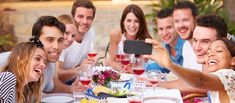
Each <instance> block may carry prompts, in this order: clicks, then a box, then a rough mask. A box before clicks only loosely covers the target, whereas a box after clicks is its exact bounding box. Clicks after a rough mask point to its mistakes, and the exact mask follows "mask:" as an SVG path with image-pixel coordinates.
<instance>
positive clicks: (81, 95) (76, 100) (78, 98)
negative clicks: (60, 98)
mask: <svg viewBox="0 0 235 103" xmlns="http://www.w3.org/2000/svg"><path fill="white" fill-rule="evenodd" d="M82 98H85V94H84V92H81V91H73V100H74V103H80V101H81V100H82Z"/></svg>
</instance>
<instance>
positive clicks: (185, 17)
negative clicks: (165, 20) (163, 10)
mask: <svg viewBox="0 0 235 103" xmlns="http://www.w3.org/2000/svg"><path fill="white" fill-rule="evenodd" d="M173 18H174V25H175V28H176V32H177V33H178V34H179V36H180V37H181V38H182V39H183V40H190V39H191V36H192V33H193V30H194V27H195V20H194V19H195V18H194V17H193V15H192V11H191V10H190V9H189V8H188V9H176V10H174V12H173Z"/></svg>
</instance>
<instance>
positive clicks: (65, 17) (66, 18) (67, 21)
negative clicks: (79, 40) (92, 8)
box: [57, 14, 78, 27]
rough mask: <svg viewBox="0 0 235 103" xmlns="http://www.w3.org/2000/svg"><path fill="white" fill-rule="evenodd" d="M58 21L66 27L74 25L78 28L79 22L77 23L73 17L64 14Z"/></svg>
mask: <svg viewBox="0 0 235 103" xmlns="http://www.w3.org/2000/svg"><path fill="white" fill-rule="evenodd" d="M57 19H58V20H59V21H60V22H62V23H63V24H64V25H66V24H74V25H75V26H76V27H78V26H77V22H75V20H74V19H73V17H72V16H71V15H68V14H62V15H60V16H58V17H57Z"/></svg>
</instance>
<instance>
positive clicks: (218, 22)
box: [159, 15, 228, 93]
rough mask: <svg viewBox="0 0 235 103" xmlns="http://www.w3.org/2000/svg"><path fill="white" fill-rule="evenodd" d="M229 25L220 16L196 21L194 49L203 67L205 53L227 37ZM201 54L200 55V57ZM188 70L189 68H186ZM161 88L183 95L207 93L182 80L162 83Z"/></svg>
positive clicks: (203, 17)
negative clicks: (174, 90)
mask: <svg viewBox="0 0 235 103" xmlns="http://www.w3.org/2000/svg"><path fill="white" fill-rule="evenodd" d="M227 31H228V28H227V25H226V22H225V21H224V20H223V19H222V18H221V17H219V16H215V15H208V16H202V17H199V18H198V19H197V21H196V27H195V29H194V32H193V39H192V41H193V49H194V50H195V53H196V54H198V56H197V61H198V62H199V63H201V64H202V65H203V64H204V63H205V60H204V57H205V55H206V54H205V53H204V52H205V51H206V52H207V51H208V48H209V46H210V44H211V43H212V42H213V41H214V40H216V39H218V38H226V36H227ZM199 54H200V55H199ZM184 68H187V67H184ZM202 72H204V73H209V72H213V71H211V70H207V69H206V67H204V69H203V71H202ZM159 86H161V87H166V88H177V89H179V90H180V91H181V92H182V93H189V92H206V91H203V90H198V89H196V88H192V87H191V86H189V85H188V84H186V83H185V82H183V81H182V80H176V81H169V82H163V83H160V84H159Z"/></svg>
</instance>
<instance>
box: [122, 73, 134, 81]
mask: <svg viewBox="0 0 235 103" xmlns="http://www.w3.org/2000/svg"><path fill="white" fill-rule="evenodd" d="M132 78H134V75H133V74H121V77H120V79H121V80H122V81H126V80H130V79H132Z"/></svg>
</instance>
